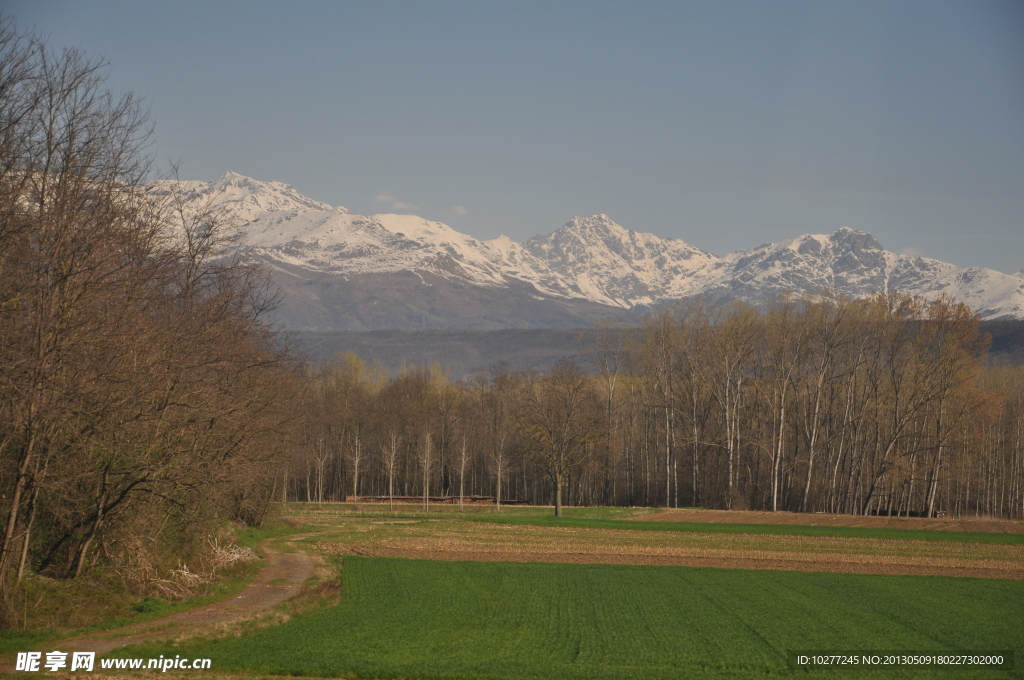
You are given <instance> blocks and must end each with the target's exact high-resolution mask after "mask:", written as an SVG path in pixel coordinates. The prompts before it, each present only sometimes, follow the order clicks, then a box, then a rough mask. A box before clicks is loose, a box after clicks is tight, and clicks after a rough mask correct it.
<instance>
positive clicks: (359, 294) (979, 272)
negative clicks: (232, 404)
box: [160, 172, 1024, 330]
mask: <svg viewBox="0 0 1024 680" xmlns="http://www.w3.org/2000/svg"><path fill="white" fill-rule="evenodd" d="M165 184H166V183H165ZM169 188H170V186H163V187H160V189H161V190H166V189H169ZM178 190H180V191H182V192H184V194H185V195H186V198H187V200H188V201H189V202H191V203H193V204H194V205H211V206H213V208H214V209H215V210H217V211H219V212H220V214H221V215H222V216H223V217H225V218H227V219H229V220H231V221H232V222H233V223H234V224H236V225H237V226H238V227H239V228H240V230H241V231H242V232H243V234H244V236H243V240H242V243H243V246H244V247H246V248H247V249H248V253H249V255H250V256H251V257H253V258H256V259H259V260H262V261H264V262H266V263H267V264H268V265H269V266H270V267H271V269H272V270H273V271H274V272H275V277H276V280H277V282H278V284H279V285H280V286H281V287H282V290H283V292H284V294H285V300H284V304H283V305H282V308H281V310H280V311H279V318H280V321H281V322H282V323H283V324H284V325H286V326H287V327H290V328H298V329H306V330H346V329H351V330H355V329H374V328H410V329H424V328H432V329H448V328H480V329H490V328H508V327H529V326H542V327H550V326H574V325H583V324H587V323H591V322H593V321H594V320H596V319H598V318H606V317H612V318H617V319H628V318H633V317H634V316H635V314H636V313H635V312H634V313H633V314H631V313H630V312H629V311H628V310H631V309H642V308H644V307H646V306H649V305H653V304H657V303H659V302H662V301H666V300H674V299H679V298H683V297H687V296H692V295H698V294H700V295H705V296H706V297H707V298H708V299H710V300H712V301H715V302H725V301H728V300H733V299H741V300H747V301H751V302H757V301H759V300H762V299H764V298H765V297H766V296H771V295H775V294H778V293H781V292H784V291H792V292H794V293H796V294H801V293H816V292H819V291H822V290H831V291H835V292H837V293H842V294H845V295H849V296H853V297H861V296H864V295H869V294H871V293H874V292H876V291H889V290H900V291H903V292H906V293H910V294H913V295H921V296H924V297H928V298H934V297H936V296H938V295H940V294H947V295H951V296H952V297H955V298H957V299H960V300H963V301H964V302H965V303H967V304H968V305H970V306H971V307H972V308H973V309H975V310H977V311H978V312H979V313H980V314H981V315H982V316H983V317H984V318H989V319H995V318H1024V277H1022V276H1020V275H1008V274H1003V273H1000V272H996V271H993V270H991V269H984V268H980V267H973V268H968V267H958V266H956V265H952V264H948V263H945V262H939V261H937V260H932V259H929V258H921V257H908V256H904V255H897V254H895V253H891V252H888V251H886V250H884V249H883V248H882V246H881V244H879V243H878V241H877V240H876V239H875V238H874V237H873V236H872V235H871V234H867V233H865V232H861V231H856V230H853V229H849V228H846V227H844V228H842V229H839V230H838V231H836V232H835V233H833V234H828V235H804V236H799V237H797V238H795V239H791V240H789V241H785V242H782V243H775V244H773V243H768V244H764V245H761V246H758V247H756V248H752V249H749V250H741V251H737V252H734V253H730V254H729V255H726V256H725V257H721V258H720V257H716V256H715V255H713V254H711V253H709V252H707V251H704V250H700V249H698V248H695V247H693V246H690V245H688V244H686V243H685V242H683V241H682V240H679V239H671V238H660V237H658V236H655V235H653V234H644V233H638V232H634V231H631V230H629V229H625V228H624V227H622V226H620V225H618V224H616V223H615V222H614V221H612V220H611V219H610V218H609V217H608V216H606V215H594V216H591V217H576V218H574V219H573V220H571V221H570V222H568V223H567V224H565V225H564V226H562V227H561V228H559V229H558V230H556V231H555V232H553V233H551V234H547V235H539V236H535V237H534V238H532V239H529V240H528V241H525V242H524V243H516V242H514V241H512V240H511V239H508V238H506V237H503V236H502V237H499V238H496V239H492V240H489V241H480V240H478V239H475V238H473V237H471V236H468V235H466V234H462V233H460V232H458V231H455V230H454V229H452V228H451V227H449V226H448V225H445V224H442V223H440V222H432V221H429V220H424V219H423V218H420V217H416V216H413V215H389V214H382V215H373V216H361V215H355V214H353V213H351V212H349V211H348V210H346V209H345V208H342V207H332V206H330V205H327V204H325V203H320V202H317V201H313V200H311V199H309V198H306V197H305V196H302V195H301V194H299V193H298V192H297V191H295V190H294V189H293V188H291V187H289V186H287V185H285V184H282V183H280V182H261V181H258V180H253V179H251V178H248V177H243V176H242V175H237V174H235V173H230V172H229V173H226V174H225V175H224V176H222V177H220V178H219V179H217V180H216V181H214V182H210V183H204V182H181V183H179V184H178Z"/></svg>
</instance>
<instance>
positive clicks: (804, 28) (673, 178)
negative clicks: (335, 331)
mask: <svg viewBox="0 0 1024 680" xmlns="http://www.w3.org/2000/svg"><path fill="white" fill-rule="evenodd" d="M4 6H5V9H4V10H3V11H4V13H5V14H7V15H9V16H13V17H14V19H15V21H16V22H17V24H18V26H19V27H20V28H23V29H25V28H34V29H36V30H37V31H39V32H40V33H43V34H45V35H47V36H49V41H50V42H51V44H52V45H54V46H77V47H81V48H82V49H84V50H85V51H87V52H88V53H90V54H93V55H97V56H102V57H104V58H105V59H106V60H107V61H109V63H110V71H109V76H110V77H109V83H110V85H111V86H112V87H113V88H114V89H116V90H119V91H124V90H134V91H135V92H137V93H139V94H141V95H143V96H145V97H146V98H147V99H148V101H149V104H150V108H151V118H152V119H153V121H154V122H155V124H156V136H155V143H154V151H155V153H156V154H157V156H158V158H159V159H160V160H161V162H163V163H164V164H165V166H166V164H167V162H168V161H180V163H181V176H182V177H185V178H196V179H205V180H211V179H214V178H215V177H217V176H219V175H221V174H223V172H224V171H226V170H233V171H235V172H239V173H242V174H244V175H249V176H251V177H255V178H257V179H264V180H271V179H274V180H280V181H283V182H286V183H288V184H291V185H293V186H294V187H295V188H296V189H297V190H299V191H300V192H302V193H304V194H306V195H308V196H310V197H312V198H315V199H317V200H321V201H325V202H327V203H330V204H332V205H344V206H345V207H347V208H349V209H350V210H352V211H354V212H357V213H361V214H373V213H378V212H410V213H415V214H418V215H422V216H424V217H427V218H429V219H437V220H441V221H444V222H447V223H448V224H451V225H452V226H453V227H455V228H456V229H459V230H460V231H463V232H466V233H469V234H472V235H473V236H476V237H479V238H492V237H494V236H497V235H498V234H501V233H504V234H506V235H507V236H510V237H512V238H513V239H516V240H523V239H526V238H529V237H530V236H533V235H534V234H537V233H547V232H550V231H553V230H554V229H556V228H558V227H559V226H560V225H561V224H563V223H564V222H565V221H566V220H568V219H569V218H571V217H572V216H573V215H590V214H594V213H606V214H608V215H609V216H611V217H612V218H613V219H614V220H616V221H617V222H619V223H620V224H622V225H623V226H625V227H628V228H630V229H634V230H637V231H646V232H652V233H655V234H658V235H660V236H671V237H676V238H682V239H684V240H685V241H687V242H688V243H690V244H692V245H694V246H697V247H700V248H704V249H707V250H710V251H712V252H714V253H716V254H718V255H723V254H725V253H726V252H729V251H731V250H735V249H738V248H746V247H753V246H755V245H758V244H760V243H764V242H768V241H779V240H783V239H786V238H792V237H794V236H797V235H799V234H803V233H808V232H811V233H828V232H831V231H834V230H835V229H838V228H839V227H842V226H849V227H852V228H855V229H863V230H865V231H869V232H872V233H874V234H875V235H876V236H877V237H878V238H879V240H881V242H882V244H883V245H884V246H885V247H886V248H888V249H889V250H894V251H896V252H911V253H915V254H922V255H926V256H929V257H935V258H938V259H941V260H945V261H949V262H953V263H956V264H960V265H980V266H987V267H991V268H993V269H998V270H1000V271H1005V272H1015V271H1018V270H1020V269H1021V268H1024V3H1020V2H984V1H979V2H972V3H949V2H941V1H940V0H929V1H928V2H911V1H908V2H878V3H875V2H861V1H858V2H824V1H822V2H717V1H716V2H711V1H708V2H695V3H688V2H668V3H657V2H650V3H637V2H629V3H627V2H614V3H606V2H597V1H593V0H592V1H588V2H529V1H525V0H517V1H515V2H498V1H492V0H487V1H476V2H442V1H435V2H296V3H282V2H268V3H258V2H216V1H214V0H207V1H206V2H185V1H181V0H177V1H175V2H163V3H157V2H116V1H92V2H88V1H80V2H64V1H57V0H52V1H47V0H42V1H38V0H37V1H34V2H28V1H25V0H8V1H7V2H5V3H4ZM396 206H397V207H396Z"/></svg>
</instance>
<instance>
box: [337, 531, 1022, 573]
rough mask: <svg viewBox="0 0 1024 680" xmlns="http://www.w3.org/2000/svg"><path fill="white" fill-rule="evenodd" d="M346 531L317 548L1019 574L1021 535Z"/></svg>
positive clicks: (431, 555)
mask: <svg viewBox="0 0 1024 680" xmlns="http://www.w3.org/2000/svg"><path fill="white" fill-rule="evenodd" d="M368 529H369V527H368V526H365V525H364V526H360V525H359V523H355V522H349V523H348V524H347V531H344V532H340V533H337V534H334V533H332V535H331V537H330V539H329V540H328V539H327V537H324V538H323V539H322V540H320V541H319V542H318V543H317V546H318V548H319V549H320V550H321V551H322V552H325V553H332V554H342V555H344V554H355V555H363V556H367V557H405V558H418V559H428V560H455V561H485V562H569V563H577V564H634V565H671V566H696V567H719V568H731V569H771V570H776V571H814V572H833V573H854V574H890V575H935V576H969V577H977V578H1003V579H1015V580H1024V545H1019V544H992V543H962V542H954V541H938V542H930V541H917V540H896V539H875V538H850V537H842V536H840V537H819V536H793V535H763V534H762V535H756V534H740V533H736V534H732V533H730V534H718V533H704V534H702V533H693V532H666V531H644V530H639V531H629V530H625V529H620V528H615V529H603V528H590V527H573V526H568V527H550V526H537V525H528V524H518V523H512V524H504V525H503V524H493V523H491V522H486V523H484V522H455V521H436V522H422V523H416V524H405V525H401V526H391V527H389V528H388V529H387V530H386V531H385V530H378V531H370V532H369V533H368Z"/></svg>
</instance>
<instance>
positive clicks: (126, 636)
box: [49, 534, 314, 654]
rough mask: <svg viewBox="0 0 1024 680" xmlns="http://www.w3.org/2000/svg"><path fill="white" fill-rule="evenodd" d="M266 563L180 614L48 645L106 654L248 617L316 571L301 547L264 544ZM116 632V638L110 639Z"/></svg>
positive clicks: (295, 591)
mask: <svg viewBox="0 0 1024 680" xmlns="http://www.w3.org/2000/svg"><path fill="white" fill-rule="evenodd" d="M313 535H314V534H299V535H296V536H292V537H291V538H290V539H288V540H289V541H300V540H302V539H304V538H308V537H310V536H313ZM263 551H264V554H265V555H266V558H265V559H266V562H267V566H265V567H264V568H263V569H262V570H260V572H259V573H258V574H257V575H256V578H255V579H254V580H253V582H252V583H250V584H249V585H247V586H246V587H245V588H244V589H243V590H242V591H241V592H240V593H238V594H237V595H235V596H233V597H231V598H229V599H227V600H223V601H221V602H216V603H214V604H210V605H207V606H205V607H199V608H197V609H193V610H191V611H187V612H181V613H180V614H173V615H171V616H167V617H164V618H162V619H155V620H153V621H147V622H146V623H141V624H136V625H134V626H128V627H126V628H120V629H118V630H115V631H104V632H102V633H97V634H93V635H84V636H81V637H77V638H73V639H70V640H65V641H63V642H60V643H59V644H57V643H54V644H51V645H49V646H50V648H52V649H60V650H61V651H64V650H65V648H66V649H67V650H68V651H86V652H96V653H97V654H104V653H106V652H109V651H111V650H112V649H117V648H118V647H124V646H126V645H133V644H136V643H139V642H145V641H149V640H157V639H161V638H167V637H178V636H181V635H183V634H186V633H190V632H191V631H192V630H196V631H197V632H198V630H199V629H200V628H201V627H204V626H208V625H211V624H217V623H224V622H227V621H236V620H240V619H246V618H249V617H251V616H253V615H255V614H258V613H260V612H262V611H266V610H267V609H270V608H272V607H275V606H277V605H279V604H281V603H282V602H284V601H285V600H288V599H290V598H292V597H295V596H296V595H298V594H299V591H301V590H302V584H303V583H305V581H306V579H308V578H309V577H310V576H311V575H312V573H313V566H314V565H313V560H312V558H311V557H310V556H309V554H308V553H306V552H304V551H302V550H296V551H295V552H281V551H277V550H273V549H271V548H270V547H269V546H268V545H267V544H266V543H264V545H263ZM111 636H117V637H116V639H109V638H111Z"/></svg>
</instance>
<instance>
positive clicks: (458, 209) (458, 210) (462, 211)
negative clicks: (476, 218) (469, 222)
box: [453, 205, 466, 217]
mask: <svg viewBox="0 0 1024 680" xmlns="http://www.w3.org/2000/svg"><path fill="white" fill-rule="evenodd" d="M453 210H455V214H456V215H458V216H459V217H464V216H465V215H466V208H465V206H461V205H457V206H455V207H454V208H453Z"/></svg>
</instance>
